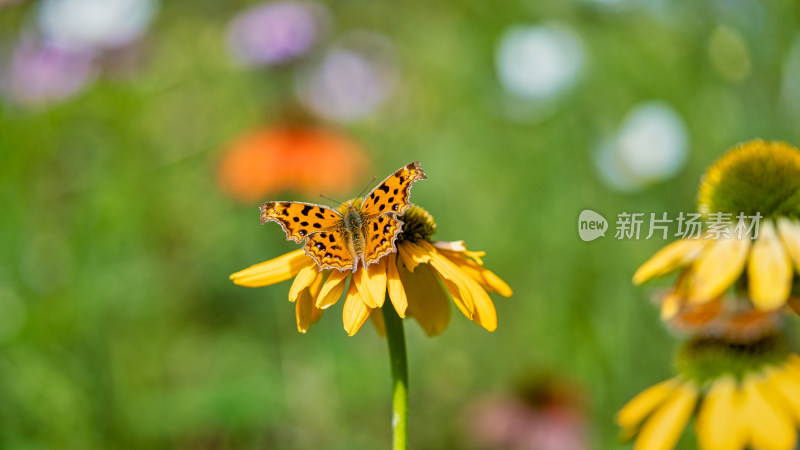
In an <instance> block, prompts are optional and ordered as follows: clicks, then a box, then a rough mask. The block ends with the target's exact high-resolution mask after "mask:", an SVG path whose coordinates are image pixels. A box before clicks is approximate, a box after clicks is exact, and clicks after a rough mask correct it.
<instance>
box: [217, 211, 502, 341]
mask: <svg viewBox="0 0 800 450" xmlns="http://www.w3.org/2000/svg"><path fill="white" fill-rule="evenodd" d="M402 220H403V222H405V224H404V225H403V232H402V233H401V234H400V235H398V238H397V252H396V253H390V254H388V255H386V256H385V257H383V258H381V260H380V261H378V262H377V263H375V264H371V265H370V266H369V267H368V268H367V269H366V270H363V269H362V270H357V271H356V272H352V271H351V270H345V271H339V270H323V271H319V270H318V268H317V264H316V263H315V262H314V260H313V259H311V257H309V256H308V255H306V254H305V253H304V252H303V250H295V251H293V252H290V253H287V254H285V255H282V256H279V257H277V258H275V259H272V260H269V261H266V262H263V263H261V264H257V265H254V266H251V267H249V268H247V269H244V270H242V271H239V272H236V273H234V274H233V275H231V276H230V278H231V280H233V282H234V283H236V284H238V285H241V286H248V287H261V286H268V285H271V284H276V283H279V282H281V281H286V280H288V279H291V278H294V281H293V282H292V286H291V288H290V289H289V300H290V301H292V302H295V304H296V316H297V329H298V331H300V332H301V333H305V332H306V331H308V328H309V326H310V325H311V324H312V323H314V322H316V321H317V320H318V319H319V317H320V316H321V315H322V312H323V310H325V309H327V308H329V307H330V306H332V305H334V304H335V303H336V302H337V301H338V300H339V298H340V297H341V296H342V293H345V288H346V294H345V301H344V307H343V310H344V312H343V323H344V329H345V331H347V333H348V334H349V335H350V336H352V335H354V334H356V332H358V330H359V329H360V328H361V326H362V325H363V324H364V322H365V321H366V320H367V318H369V317H370V316H371V315H372V317H373V319H374V323H375V324H376V326H377V327H378V328H379V330H380V331H382V317H381V316H380V314H379V313H380V311H377V309H378V308H380V307H381V306H382V305H383V303H384V299H385V298H386V296H387V293H388V297H389V300H390V301H391V302H392V305H393V306H394V309H395V311H397V314H398V315H399V316H400V317H406V316H411V317H413V318H414V319H416V320H417V322H418V323H419V324H420V326H421V327H422V328H423V330H424V331H425V332H426V333H427V334H428V335H436V334H438V333H440V332H442V330H444V328H445V327H446V326H447V323H448V322H449V319H450V306H449V304H448V299H447V293H449V294H450V297H451V298H452V299H453V302H454V303H455V304H456V306H457V307H458V309H459V310H460V311H461V312H462V313H463V314H464V315H465V316H467V317H468V318H469V319H470V320H473V321H475V322H476V323H478V324H479V325H481V326H482V327H484V328H485V329H487V330H489V331H494V329H495V328H497V314H496V312H495V308H494V304H493V303H492V300H491V299H490V298H489V295H488V293H487V291H488V292H496V293H498V294H500V295H502V296H504V297H509V296H510V295H511V293H512V291H511V288H510V287H509V286H508V285H507V284H506V283H505V282H504V281H503V280H502V279H500V278H499V277H498V276H497V275H495V274H494V273H493V272H492V271H490V270H488V269H486V268H485V267H483V262H482V260H481V257H482V256H484V254H485V253H484V252H476V251H469V250H467V248H466V247H465V246H464V244H463V242H461V241H456V242H441V241H433V240H432V239H431V238H432V236H433V234H434V233H435V231H436V223H435V222H434V220H433V217H432V216H431V215H430V214H429V213H428V212H427V211H425V210H424V209H422V208H420V207H418V206H412V207H411V208H409V209H408V210H406V212H405V214H404V215H403V217H402ZM348 280H349V283H348ZM443 286H444V288H443ZM376 312H377V313H378V314H375V313H376Z"/></svg>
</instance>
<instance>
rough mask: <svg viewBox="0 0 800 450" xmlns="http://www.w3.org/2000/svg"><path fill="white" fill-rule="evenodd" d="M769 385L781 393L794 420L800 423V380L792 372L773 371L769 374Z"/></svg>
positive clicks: (784, 370)
mask: <svg viewBox="0 0 800 450" xmlns="http://www.w3.org/2000/svg"><path fill="white" fill-rule="evenodd" d="M767 377H768V383H769V384H770V386H772V387H773V388H774V389H775V391H777V392H779V393H780V396H781V397H782V398H783V400H784V403H785V404H786V407H787V408H788V409H789V410H790V411H792V414H793V415H794V420H795V422H797V423H800V378H798V377H796V376H795V373H794V372H793V371H792V370H787V369H785V368H783V367H782V368H780V369H773V370H771V371H769V372H768V375H767Z"/></svg>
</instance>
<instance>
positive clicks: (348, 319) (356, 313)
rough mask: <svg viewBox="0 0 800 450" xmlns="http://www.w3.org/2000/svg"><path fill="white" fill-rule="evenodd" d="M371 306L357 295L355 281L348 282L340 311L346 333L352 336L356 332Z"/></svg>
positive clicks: (365, 318) (367, 315)
mask: <svg viewBox="0 0 800 450" xmlns="http://www.w3.org/2000/svg"><path fill="white" fill-rule="evenodd" d="M370 311H371V308H370V307H369V306H367V305H366V304H365V303H364V301H363V300H362V299H361V296H360V295H358V288H356V284H355V283H350V286H349V287H348V288H347V296H345V299H344V308H343V312H342V323H343V324H344V330H345V331H346V332H347V334H348V335H350V336H353V335H354V334H356V333H358V330H359V329H360V328H361V325H363V324H364V321H366V320H367V317H369V313H370Z"/></svg>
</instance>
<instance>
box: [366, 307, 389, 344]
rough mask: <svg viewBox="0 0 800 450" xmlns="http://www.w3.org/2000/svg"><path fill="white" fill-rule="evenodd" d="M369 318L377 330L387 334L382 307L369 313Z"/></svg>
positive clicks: (382, 334) (381, 333)
mask: <svg viewBox="0 0 800 450" xmlns="http://www.w3.org/2000/svg"><path fill="white" fill-rule="evenodd" d="M369 320H371V321H372V325H373V326H375V331H377V332H378V334H380V335H381V336H384V337H385V336H386V323H384V321H383V311H381V309H380V308H379V309H373V310H372V312H371V313H370V314H369Z"/></svg>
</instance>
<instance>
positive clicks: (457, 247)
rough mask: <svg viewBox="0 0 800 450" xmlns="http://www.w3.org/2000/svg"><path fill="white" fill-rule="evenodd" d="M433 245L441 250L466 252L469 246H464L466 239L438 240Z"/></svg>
mask: <svg viewBox="0 0 800 450" xmlns="http://www.w3.org/2000/svg"><path fill="white" fill-rule="evenodd" d="M433 246H434V247H436V248H438V249H439V250H449V251H451V252H465V251H467V247H465V246H464V241H436V242H434V243H433Z"/></svg>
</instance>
